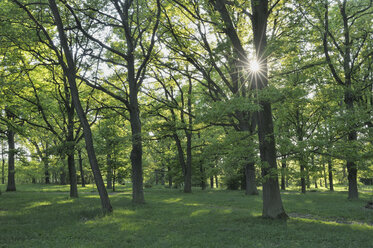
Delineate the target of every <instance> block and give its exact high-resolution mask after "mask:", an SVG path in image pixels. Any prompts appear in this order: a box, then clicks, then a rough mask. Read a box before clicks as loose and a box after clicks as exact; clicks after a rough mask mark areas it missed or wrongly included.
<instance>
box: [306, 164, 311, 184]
mask: <svg viewBox="0 0 373 248" xmlns="http://www.w3.org/2000/svg"><path fill="white" fill-rule="evenodd" d="M306 175H307V177H306V178H307V180H306V185H307V189H310V188H311V179H310V169H309V168H308V166H306Z"/></svg>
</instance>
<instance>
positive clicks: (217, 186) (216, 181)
mask: <svg viewBox="0 0 373 248" xmlns="http://www.w3.org/2000/svg"><path fill="white" fill-rule="evenodd" d="M215 186H216V188H217V189H218V188H219V181H218V175H215Z"/></svg>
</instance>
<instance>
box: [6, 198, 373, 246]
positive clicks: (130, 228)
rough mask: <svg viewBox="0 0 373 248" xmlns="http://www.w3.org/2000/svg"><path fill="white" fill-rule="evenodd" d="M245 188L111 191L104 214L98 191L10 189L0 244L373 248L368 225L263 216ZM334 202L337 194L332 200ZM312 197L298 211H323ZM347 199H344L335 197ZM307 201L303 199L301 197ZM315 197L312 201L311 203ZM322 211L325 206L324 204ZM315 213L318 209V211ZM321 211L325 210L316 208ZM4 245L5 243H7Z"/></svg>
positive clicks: (294, 200) (291, 201) (294, 201)
mask: <svg viewBox="0 0 373 248" xmlns="http://www.w3.org/2000/svg"><path fill="white" fill-rule="evenodd" d="M241 193H242V192H225V191H221V192H216V193H215V192H214V193H209V194H206V193H204V192H195V193H193V194H181V193H180V192H178V191H157V192H152V191H149V192H146V199H147V203H146V204H143V205H133V204H132V203H131V196H130V195H127V194H116V195H112V196H110V198H111V202H112V204H113V207H114V213H113V214H110V215H106V216H104V215H102V212H101V209H100V205H99V204H100V202H99V198H98V196H91V195H81V197H80V198H79V199H70V198H68V197H66V196H63V195H60V194H40V193H32V192H31V193H20V194H3V195H2V198H0V203H1V205H0V206H2V207H3V206H4V208H6V209H8V210H7V211H6V214H5V215H1V214H0V223H1V225H0V234H1V235H0V244H6V247H52V246H53V247H100V246H103V247H125V246H126V247H300V246H302V247H341V246H343V247H370V246H371V244H372V243H373V238H372V237H371V232H372V231H373V229H372V228H371V227H368V226H364V225H344V224H338V223H325V222H323V221H319V220H307V219H294V218H291V219H290V220H288V222H285V223H284V222H282V221H272V220H268V219H262V218H259V216H260V213H261V197H246V196H241ZM332 199H334V198H333V197H332ZM322 200H326V199H324V198H323V196H322V197H317V199H314V198H312V197H311V196H305V197H299V196H298V197H296V196H294V197H293V196H289V197H287V198H286V199H285V203H286V204H295V205H296V204H301V203H302V202H303V205H302V204H301V205H300V206H298V208H296V207H294V209H295V210H297V211H299V208H301V209H303V208H304V209H307V208H315V207H316V205H317V204H318V203H319V201H322ZM336 200H337V201H342V200H341V199H339V198H338V197H337V198H336V199H334V201H336ZM298 201H299V202H298ZM308 201H310V202H308ZM316 209H317V208H316ZM313 211H315V210H313ZM316 211H317V210H316ZM0 247H1V245H0Z"/></svg>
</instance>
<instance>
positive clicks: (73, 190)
mask: <svg viewBox="0 0 373 248" xmlns="http://www.w3.org/2000/svg"><path fill="white" fill-rule="evenodd" d="M67 166H68V169H69V179H70V197H78V182H77V179H76V169H75V158H74V153H70V154H68V155H67Z"/></svg>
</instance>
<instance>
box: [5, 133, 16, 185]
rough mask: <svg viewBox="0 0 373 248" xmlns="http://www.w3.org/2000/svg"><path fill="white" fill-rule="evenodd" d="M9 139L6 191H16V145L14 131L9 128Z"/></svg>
mask: <svg viewBox="0 0 373 248" xmlns="http://www.w3.org/2000/svg"><path fill="white" fill-rule="evenodd" d="M7 138H8V185H7V187H6V191H16V181H15V176H14V174H15V167H14V154H15V144H14V131H13V130H12V129H11V128H9V129H8V132H7Z"/></svg>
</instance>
